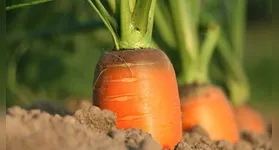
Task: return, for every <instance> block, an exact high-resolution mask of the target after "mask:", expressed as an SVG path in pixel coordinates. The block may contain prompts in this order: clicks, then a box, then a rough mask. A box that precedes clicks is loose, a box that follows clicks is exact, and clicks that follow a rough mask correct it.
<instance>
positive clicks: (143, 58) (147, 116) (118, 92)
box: [93, 49, 182, 148]
mask: <svg viewBox="0 0 279 150" xmlns="http://www.w3.org/2000/svg"><path fill="white" fill-rule="evenodd" d="M94 83H95V86H94V98H93V99H94V100H95V101H94V104H95V105H97V106H99V107H100V108H102V109H109V110H111V111H113V112H115V113H116V116H117V128H124V129H127V128H137V129H142V130H144V131H147V132H149V133H151V135H152V136H153V137H154V138H155V139H156V140H157V141H158V142H159V143H160V144H161V145H162V146H163V147H164V148H173V147H174V146H175V145H176V144H177V143H178V142H179V141H180V140H181V138H182V133H181V132H182V127H181V121H180V120H181V112H180V101H179V95H178V89H177V83H176V77H175V72H174V69H173V66H172V64H171V62H170V60H169V59H168V57H167V56H166V55H165V53H164V52H163V51H161V50H156V49H143V50H122V51H111V52H108V53H105V54H104V55H103V56H102V57H101V59H100V61H99V63H98V64H97V66H96V71H95V79H94Z"/></svg>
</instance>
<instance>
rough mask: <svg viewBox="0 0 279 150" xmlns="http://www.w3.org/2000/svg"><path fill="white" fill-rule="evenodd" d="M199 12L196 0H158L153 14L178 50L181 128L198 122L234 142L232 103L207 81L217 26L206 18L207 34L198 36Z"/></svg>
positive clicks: (214, 135) (211, 133)
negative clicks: (157, 5)
mask: <svg viewBox="0 0 279 150" xmlns="http://www.w3.org/2000/svg"><path fill="white" fill-rule="evenodd" d="M168 11H169V12H170V13H168ZM202 12H203V11H201V1H199V0H196V1H184V0H176V1H172V0H169V1H160V2H159V7H158V8H157V11H156V13H155V14H156V15H155V16H156V18H155V23H156V27H157V28H158V30H160V32H159V33H158V34H161V36H162V37H163V39H164V40H165V42H166V43H167V44H168V45H170V47H174V45H175V47H176V48H177V49H178V52H179V56H180V62H181V66H180V67H181V73H180V75H179V77H178V78H179V82H180V83H182V85H181V86H180V90H179V92H180V93H179V94H180V99H181V111H182V127H183V130H184V131H188V130H191V129H192V128H193V127H194V126H196V125H198V124H199V125H200V126H201V127H202V128H204V129H205V130H206V131H207V132H208V133H209V136H210V137H211V138H212V139H213V140H222V139H225V140H229V141H231V142H232V143H236V142H238V140H239V133H238V128H237V124H236V120H235V116H234V113H233V109H232V107H231V104H230V102H229V101H228V99H227V97H226V95H225V93H224V92H223V90H222V89H221V88H220V87H218V86H216V85H214V83H212V82H210V79H209V74H208V67H209V64H210V61H211V56H212V54H213V52H214V50H215V47H216V45H217V43H218V40H219V37H220V27H219V25H218V24H216V23H214V22H213V21H212V22H211V21H210V20H209V21H208V22H206V34H205V35H204V36H202V37H200V33H201V32H200V30H199V26H200V15H201V13H202ZM169 20H171V21H170V22H169ZM171 23H173V24H171ZM166 24H168V25H170V26H169V27H167V25H166ZM165 30H169V31H165ZM166 33H168V34H166ZM171 33H174V34H171ZM158 44H160V42H159V43H158ZM176 59H177V58H176Z"/></svg>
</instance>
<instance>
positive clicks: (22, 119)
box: [6, 106, 272, 150]
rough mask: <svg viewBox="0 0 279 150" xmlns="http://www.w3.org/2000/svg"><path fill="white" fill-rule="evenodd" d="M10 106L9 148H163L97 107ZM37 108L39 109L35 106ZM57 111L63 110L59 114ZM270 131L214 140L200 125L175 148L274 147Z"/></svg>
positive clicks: (264, 149)
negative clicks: (119, 124)
mask: <svg viewBox="0 0 279 150" xmlns="http://www.w3.org/2000/svg"><path fill="white" fill-rule="evenodd" d="M33 108H34V109H30V108H29V109H28V110H27V109H22V108H20V107H18V106H14V107H11V108H9V109H8V110H7V114H6V148H7V150H18V149H21V150H49V149H52V150H58V149H59V150H64V149H65V150H66V149H67V150H76V149H79V150H89V149H90V150H101V149H102V150H115V149H119V150H160V149H162V148H161V146H160V145H159V144H158V143H157V142H156V141H155V140H153V139H152V136H151V135H150V134H149V133H146V132H144V131H142V130H137V129H133V128H131V129H127V130H123V129H121V130H120V129H116V128H115V124H116V117H115V114H114V113H113V112H111V111H108V110H101V109H99V108H98V107H95V106H87V107H83V108H82V109H79V110H77V111H76V112H75V113H71V112H67V113H65V111H62V112H61V111H57V110H55V109H48V110H52V111H54V112H56V114H55V113H54V112H49V111H48V112H46V109H44V111H42V109H40V107H33ZM35 108H36V109H35ZM57 112H60V114H59V113H57ZM267 131H269V132H267V133H269V134H262V135H259V134H257V135H256V134H253V133H249V132H246V131H243V132H242V133H241V141H240V142H238V143H237V144H235V145H233V144H231V143H230V142H228V141H212V140H210V138H209V136H208V134H207V133H206V132H205V131H204V130H203V129H202V128H201V127H199V126H196V127H194V128H193V129H192V131H189V132H185V133H183V139H182V141H181V142H180V143H178V144H177V146H176V147H175V149H176V150H271V149H272V142H271V139H272V137H271V129H270V126H269V129H267Z"/></svg>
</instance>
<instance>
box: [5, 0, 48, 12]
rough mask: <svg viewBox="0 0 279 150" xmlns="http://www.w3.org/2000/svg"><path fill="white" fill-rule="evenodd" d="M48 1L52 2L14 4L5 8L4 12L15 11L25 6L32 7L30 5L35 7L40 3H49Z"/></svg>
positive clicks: (44, 0)
mask: <svg viewBox="0 0 279 150" xmlns="http://www.w3.org/2000/svg"><path fill="white" fill-rule="evenodd" d="M50 1H52V0H38V1H33V2H28V3H21V4H15V5H11V6H7V7H6V11H9V10H13V9H17V8H22V7H26V6H32V5H37V4H41V3H46V2H50Z"/></svg>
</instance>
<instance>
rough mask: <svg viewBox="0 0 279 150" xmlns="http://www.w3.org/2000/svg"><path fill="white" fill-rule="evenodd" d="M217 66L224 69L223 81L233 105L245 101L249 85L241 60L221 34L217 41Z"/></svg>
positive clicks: (248, 93) (248, 92) (247, 97)
mask: <svg viewBox="0 0 279 150" xmlns="http://www.w3.org/2000/svg"><path fill="white" fill-rule="evenodd" d="M217 47H218V50H217V52H218V54H219V55H217V56H216V58H217V59H219V60H220V61H219V63H218V65H219V68H220V69H221V70H223V71H224V73H225V74H224V75H225V80H226V81H225V82H226V84H227V87H228V89H229V92H230V98H231V100H232V102H233V103H234V105H240V104H243V103H245V102H246V101H247V100H248V99H249V97H250V85H249V81H248V78H247V76H246V74H245V72H244V68H243V66H242V63H241V61H240V60H239V58H238V57H237V56H236V53H234V51H233V49H232V46H231V45H230V44H229V42H228V41H227V38H226V36H222V37H221V38H220V40H219V42H218V46H217Z"/></svg>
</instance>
